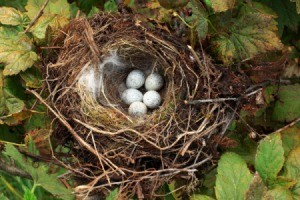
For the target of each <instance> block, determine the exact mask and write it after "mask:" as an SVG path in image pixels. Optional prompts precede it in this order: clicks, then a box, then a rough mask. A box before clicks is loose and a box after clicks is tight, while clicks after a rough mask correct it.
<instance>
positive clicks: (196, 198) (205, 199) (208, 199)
mask: <svg viewBox="0 0 300 200" xmlns="http://www.w3.org/2000/svg"><path fill="white" fill-rule="evenodd" d="M199 199H201V200H214V198H212V197H210V196H206V195H201V194H194V195H192V196H191V197H190V200H199Z"/></svg>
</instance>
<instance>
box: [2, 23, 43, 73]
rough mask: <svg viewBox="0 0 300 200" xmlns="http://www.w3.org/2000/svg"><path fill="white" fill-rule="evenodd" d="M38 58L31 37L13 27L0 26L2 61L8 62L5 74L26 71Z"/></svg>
mask: <svg viewBox="0 0 300 200" xmlns="http://www.w3.org/2000/svg"><path fill="white" fill-rule="evenodd" d="M37 60H38V55H37V54H36V53H35V52H34V51H32V42H31V40H30V38H29V37H27V36H26V35H25V34H24V33H18V32H17V31H16V30H15V29H13V28H7V27H0V62H2V63H5V64H6V65H5V68H4V70H3V74H4V75H5V76H7V75H15V74H18V73H19V72H21V71H25V70H26V69H28V68H30V67H31V66H32V65H33V63H34V62H35V61H37Z"/></svg>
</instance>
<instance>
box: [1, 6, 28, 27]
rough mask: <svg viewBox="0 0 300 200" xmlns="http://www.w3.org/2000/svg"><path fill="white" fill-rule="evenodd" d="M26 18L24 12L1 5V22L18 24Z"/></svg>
mask: <svg viewBox="0 0 300 200" xmlns="http://www.w3.org/2000/svg"><path fill="white" fill-rule="evenodd" d="M25 20H26V18H25V16H23V14H22V13H21V12H20V11H18V10H16V9H14V8H11V7H0V23H2V24H5V25H12V26H17V25H20V24H23V23H24V21H25Z"/></svg>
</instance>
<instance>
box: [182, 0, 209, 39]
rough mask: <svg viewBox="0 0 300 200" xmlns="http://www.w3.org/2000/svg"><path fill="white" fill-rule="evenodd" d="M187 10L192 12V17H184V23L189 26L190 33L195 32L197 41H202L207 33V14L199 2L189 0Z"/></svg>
mask: <svg viewBox="0 0 300 200" xmlns="http://www.w3.org/2000/svg"><path fill="white" fill-rule="evenodd" d="M187 8H190V9H191V10H192V15H191V16H190V17H186V21H187V22H188V23H189V24H191V27H192V31H196V33H197V35H198V37H199V39H200V40H201V39H204V38H205V37H206V35H207V32H208V19H207V17H208V14H207V12H206V10H205V8H204V6H203V5H202V3H201V2H199V1H197V0H191V1H190V2H189V3H188V5H187Z"/></svg>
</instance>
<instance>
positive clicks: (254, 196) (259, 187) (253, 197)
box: [245, 173, 268, 200]
mask: <svg viewBox="0 0 300 200" xmlns="http://www.w3.org/2000/svg"><path fill="white" fill-rule="evenodd" d="M267 190H268V188H267V187H266V185H265V184H264V183H263V181H262V179H261V177H260V176H259V174H258V173H255V175H254V178H253V180H252V182H251V184H250V187H249V189H248V190H247V192H246V196H245V200H260V199H262V197H263V196H264V195H265V194H266V192H267Z"/></svg>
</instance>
